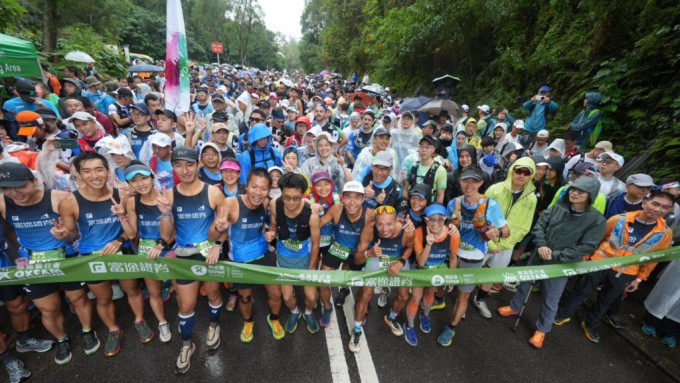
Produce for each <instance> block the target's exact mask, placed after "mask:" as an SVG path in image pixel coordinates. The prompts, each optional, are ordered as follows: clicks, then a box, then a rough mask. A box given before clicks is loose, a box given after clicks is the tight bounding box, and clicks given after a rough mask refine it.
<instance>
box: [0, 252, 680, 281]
mask: <svg viewBox="0 0 680 383" xmlns="http://www.w3.org/2000/svg"><path fill="white" fill-rule="evenodd" d="M675 259H680V247H673V248H670V249H666V250H661V251H655V252H651V253H645V254H637V255H629V256H625V257H615V258H607V259H600V260H597V261H586V262H574V263H562V264H553V265H537V266H526V267H507V268H498V269H491V268H480V269H424V270H410V271H402V272H401V273H399V275H397V276H391V275H389V274H387V272H386V271H343V270H337V271H335V270H334V271H318V270H299V269H285V268H281V267H268V266H259V265H248V264H241V263H234V262H218V263H217V264H215V265H206V264H205V263H203V262H198V261H191V260H184V259H175V258H156V259H154V260H147V259H146V258H145V257H143V256H135V255H104V256H96V255H89V256H82V257H76V258H70V259H66V260H61V261H49V262H40V263H34V264H30V265H26V266H16V267H6V268H2V269H0V285H21V284H31V283H55V282H75V281H78V282H87V281H99V280H109V279H136V278H152V279H157V280H168V279H189V280H197V281H212V282H236V283H253V284H274V285H305V286H383V287H387V286H390V287H412V286H416V287H418V286H444V285H469V284H482V283H504V282H524V281H533V280H541V279H549V278H557V277H565V276H567V277H570V276H574V275H579V274H586V273H591V272H594V271H599V270H606V269H611V268H615V267H626V266H631V265H636V264H645V263H650V262H668V261H672V260H675Z"/></svg>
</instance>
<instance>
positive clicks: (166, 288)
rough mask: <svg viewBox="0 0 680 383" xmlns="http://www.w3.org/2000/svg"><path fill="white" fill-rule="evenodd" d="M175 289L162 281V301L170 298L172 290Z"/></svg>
mask: <svg viewBox="0 0 680 383" xmlns="http://www.w3.org/2000/svg"><path fill="white" fill-rule="evenodd" d="M173 291H175V290H174V289H173V287H172V285H171V284H169V283H168V284H167V285H166V284H165V282H163V288H162V289H161V296H162V297H163V303H165V302H167V301H169V300H170V297H171V296H172V292H173Z"/></svg>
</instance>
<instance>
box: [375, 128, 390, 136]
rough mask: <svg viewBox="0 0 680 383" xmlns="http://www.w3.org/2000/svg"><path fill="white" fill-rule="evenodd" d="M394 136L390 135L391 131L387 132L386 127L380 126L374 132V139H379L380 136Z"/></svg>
mask: <svg viewBox="0 0 680 383" xmlns="http://www.w3.org/2000/svg"><path fill="white" fill-rule="evenodd" d="M391 135H392V134H391V133H390V131H389V130H387V129H386V128H385V127H383V126H380V127H378V128H377V129H376V130H375V131H374V132H373V137H378V136H391Z"/></svg>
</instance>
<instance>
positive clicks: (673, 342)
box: [661, 335, 678, 348]
mask: <svg viewBox="0 0 680 383" xmlns="http://www.w3.org/2000/svg"><path fill="white" fill-rule="evenodd" d="M661 343H663V344H665V345H666V346H668V347H670V348H673V347H675V346H677V345H678V338H676V337H674V336H670V335H666V336H665V337H663V338H661Z"/></svg>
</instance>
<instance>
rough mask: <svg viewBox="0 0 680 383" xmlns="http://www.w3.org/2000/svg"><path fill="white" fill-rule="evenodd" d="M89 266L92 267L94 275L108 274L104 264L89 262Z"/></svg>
mask: <svg viewBox="0 0 680 383" xmlns="http://www.w3.org/2000/svg"><path fill="white" fill-rule="evenodd" d="M88 265H90V271H91V272H92V274H103V273H106V263H104V262H89V263H88Z"/></svg>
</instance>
